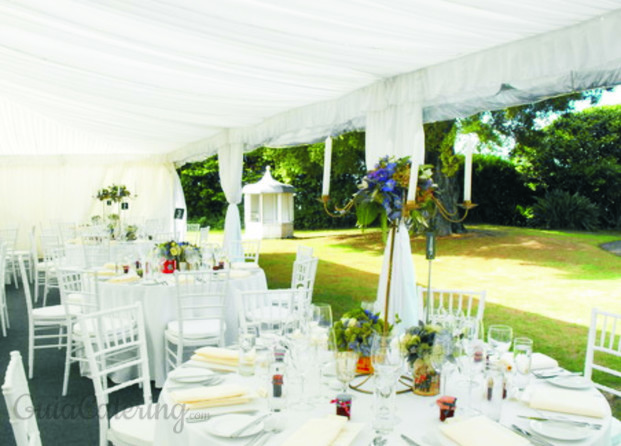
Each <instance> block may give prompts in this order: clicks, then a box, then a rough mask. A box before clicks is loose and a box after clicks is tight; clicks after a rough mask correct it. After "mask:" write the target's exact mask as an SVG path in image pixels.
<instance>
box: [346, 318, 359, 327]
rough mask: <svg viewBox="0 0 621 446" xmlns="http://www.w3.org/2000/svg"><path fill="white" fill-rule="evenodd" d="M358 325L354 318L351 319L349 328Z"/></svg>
mask: <svg viewBox="0 0 621 446" xmlns="http://www.w3.org/2000/svg"><path fill="white" fill-rule="evenodd" d="M357 323H358V320H357V319H355V318H353V317H352V318H349V322H347V326H348V327H349V328H353V327H355V326H356V324H357Z"/></svg>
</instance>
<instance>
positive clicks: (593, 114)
mask: <svg viewBox="0 0 621 446" xmlns="http://www.w3.org/2000/svg"><path fill="white" fill-rule="evenodd" d="M524 156H525V158H526V159H527V160H528V161H529V162H530V167H529V169H528V173H530V174H531V175H532V177H533V178H534V179H535V182H536V183H538V184H540V185H541V187H543V188H545V189H547V190H552V189H560V190H565V191H568V192H570V193H572V194H575V193H578V194H580V195H582V196H584V197H587V198H588V199H590V201H591V202H593V203H595V205H597V207H598V208H599V209H600V211H601V215H600V217H601V225H602V226H603V227H605V228H617V229H618V228H621V188H620V187H619V186H618V185H619V184H621V106H611V107H597V108H592V109H587V110H585V111H583V112H580V113H574V114H568V115H564V116H562V117H560V118H558V119H557V120H556V121H554V123H552V124H551V125H550V126H549V127H547V128H546V129H545V131H544V132H543V135H542V138H541V139H540V140H539V141H537V142H536V143H533V147H532V148H530V149H528V150H525V151H524Z"/></svg>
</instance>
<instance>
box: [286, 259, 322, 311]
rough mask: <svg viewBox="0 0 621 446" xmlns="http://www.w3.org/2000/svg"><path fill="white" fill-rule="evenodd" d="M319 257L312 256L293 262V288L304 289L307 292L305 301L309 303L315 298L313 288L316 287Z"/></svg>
mask: <svg viewBox="0 0 621 446" xmlns="http://www.w3.org/2000/svg"><path fill="white" fill-rule="evenodd" d="M318 262H319V259H318V258H317V257H311V258H308V259H303V260H296V261H295V262H293V273H292V274H291V288H294V289H303V290H305V292H306V296H305V301H306V303H307V304H310V302H311V301H312V300H313V289H314V287H315V277H316V275H317V264H318Z"/></svg>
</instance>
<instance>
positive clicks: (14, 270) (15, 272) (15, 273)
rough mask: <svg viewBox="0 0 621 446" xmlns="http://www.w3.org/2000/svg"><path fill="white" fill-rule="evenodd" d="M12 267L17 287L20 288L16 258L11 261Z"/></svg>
mask: <svg viewBox="0 0 621 446" xmlns="http://www.w3.org/2000/svg"><path fill="white" fill-rule="evenodd" d="M11 267H12V268H13V280H14V281H15V289H16V290H19V282H18V281H17V268H15V260H12V261H11Z"/></svg>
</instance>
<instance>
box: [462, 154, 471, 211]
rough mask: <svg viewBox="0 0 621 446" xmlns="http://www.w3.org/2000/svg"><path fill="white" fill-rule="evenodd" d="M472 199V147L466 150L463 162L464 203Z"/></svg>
mask: <svg viewBox="0 0 621 446" xmlns="http://www.w3.org/2000/svg"><path fill="white" fill-rule="evenodd" d="M471 198H472V147H470V146H469V147H467V148H466V159H465V162H464V201H471V200H470V199H471Z"/></svg>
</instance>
